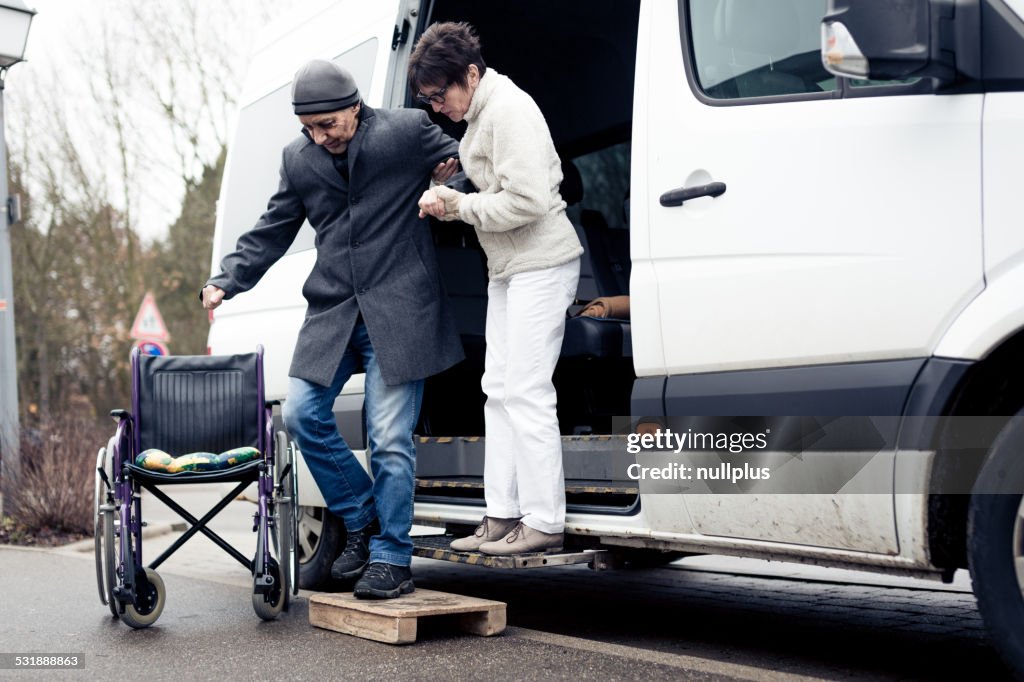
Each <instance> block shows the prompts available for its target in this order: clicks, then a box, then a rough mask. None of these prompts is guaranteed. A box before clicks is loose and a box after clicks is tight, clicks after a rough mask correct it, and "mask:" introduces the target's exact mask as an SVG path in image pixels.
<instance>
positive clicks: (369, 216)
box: [202, 60, 463, 598]
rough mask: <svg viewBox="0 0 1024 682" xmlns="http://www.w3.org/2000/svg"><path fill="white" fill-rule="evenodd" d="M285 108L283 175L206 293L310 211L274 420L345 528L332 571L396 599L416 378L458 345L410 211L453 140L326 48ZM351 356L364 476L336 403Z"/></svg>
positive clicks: (445, 167)
mask: <svg viewBox="0 0 1024 682" xmlns="http://www.w3.org/2000/svg"><path fill="white" fill-rule="evenodd" d="M292 105H293V107H294V112H295V114H296V116H298V118H299V122H300V123H301V124H302V135H301V136H299V137H297V138H296V139H295V140H294V141H292V142H291V143H290V144H289V145H287V146H286V147H285V148H284V152H283V155H282V159H281V171H280V173H281V181H280V186H279V187H278V190H277V192H276V193H275V194H274V195H273V196H272V197H271V198H270V202H269V204H268V206H267V210H266V212H265V213H264V214H263V216H262V217H261V218H260V219H259V220H258V221H257V223H256V225H255V226H254V227H253V228H252V229H251V230H249V231H248V232H247V233H245V234H244V235H242V237H241V238H239V240H238V246H237V249H236V250H235V252H234V253H231V254H229V255H228V256H226V257H225V258H224V260H223V261H222V262H221V269H222V271H221V273H220V274H218V275H215V276H214V277H211V278H210V280H209V281H208V282H207V283H206V286H205V287H204V288H203V290H202V300H203V305H204V307H206V308H207V309H212V308H216V307H217V306H218V305H220V302H221V300H222V299H225V298H230V297H232V296H234V295H236V294H239V293H241V292H243V291H246V290H248V289H250V288H252V287H253V286H255V285H256V283H257V282H258V281H259V279H260V277H262V276H263V274H264V273H265V272H266V271H267V269H268V268H270V266H271V265H273V264H274V262H275V261H277V259H278V258H280V257H281V256H282V255H284V253H285V252H286V251H287V250H288V247H289V246H290V245H291V243H292V241H293V240H294V239H295V235H296V234H297V233H298V231H299V228H300V227H301V226H302V224H303V221H304V220H306V219H307V218H308V220H309V222H310V224H311V225H312V226H313V228H314V229H315V230H316V232H317V240H316V244H317V247H316V248H317V257H316V263H315V265H314V266H313V270H312V272H311V273H310V275H309V277H308V278H307V279H306V283H305V285H304V286H303V290H302V292H303V295H304V296H305V298H306V301H307V304H308V306H307V310H306V319H305V321H304V322H303V325H302V329H301V331H300V332H299V338H298V342H297V344H296V347H295V354H294V356H293V357H292V364H291V369H290V370H289V375H290V377H291V380H290V384H289V388H288V399H287V401H285V405H284V421H285V425H286V426H287V428H288V432H289V433H290V434H291V436H292V438H294V439H295V441H296V442H297V443H298V445H299V447H300V448H301V450H302V455H303V457H304V459H305V461H306V464H307V465H308V466H309V469H310V471H311V472H312V474H313V477H314V479H316V482H317V484H318V485H319V487H320V490H321V492H323V494H324V499H325V500H326V501H327V506H328V508H329V509H330V510H331V511H332V512H333V513H334V514H336V515H337V516H339V517H340V518H341V519H342V520H343V521H344V523H345V528H346V530H347V531H348V541H347V543H346V547H345V550H344V551H343V552H342V554H341V556H340V557H339V558H338V559H337V561H335V562H334V565H333V566H332V567H331V575H332V576H334V577H335V578H338V579H341V580H352V579H356V578H358V582H356V583H355V589H354V592H355V595H356V596H357V597H360V598H394V597H398V596H399V595H401V594H407V593H409V592H412V591H413V590H414V589H415V588H414V586H413V581H412V573H411V571H410V568H409V565H410V561H411V558H412V541H411V539H410V537H409V530H410V527H411V525H412V504H413V492H414V485H415V468H416V452H415V447H414V445H413V428H414V427H415V425H416V421H417V419H418V415H419V410H420V404H421V402H422V397H423V383H424V379H425V378H426V377H428V376H431V375H433V374H436V373H438V372H441V371H443V370H445V369H447V368H448V367H451V366H452V365H454V364H455V363H457V362H458V361H459V360H461V359H462V357H463V354H462V346H461V343H460V341H459V336H458V333H457V331H456V329H455V323H454V318H453V315H452V313H451V311H450V309H449V306H448V302H447V299H446V297H445V295H444V293H443V289H442V286H441V282H440V278H439V274H438V266H437V259H436V256H435V253H434V247H433V242H432V240H431V237H430V231H429V226H428V225H427V223H425V222H423V221H420V220H419V219H418V218H417V211H416V202H417V200H418V199H419V197H420V195H421V194H422V193H423V191H424V190H425V189H426V188H427V186H428V184H429V181H430V179H431V177H432V176H433V178H434V180H435V181H437V182H443V181H445V180H447V179H448V178H449V177H451V175H452V174H453V173H454V172H455V171H456V166H457V163H458V162H457V161H456V160H455V159H456V157H457V154H458V143H457V142H456V141H455V140H452V139H451V138H449V137H447V136H446V135H444V134H443V133H442V132H441V130H440V129H439V128H438V127H437V126H435V125H433V124H432V123H431V122H430V119H429V118H428V117H427V115H426V113H424V112H423V111H420V110H416V109H397V110H390V111H389V110H374V109H371V108H370V107H368V106H367V105H366V104H365V103H363V102H362V101H361V99H360V96H359V90H358V88H357V87H356V83H355V80H354V79H353V78H352V76H351V74H350V73H348V72H347V71H346V70H345V69H343V68H341V67H339V66H338V65H336V64H333V63H331V62H328V61H323V60H314V61H311V62H308V63H307V64H305V65H304V66H303V67H302V68H301V69H299V71H298V73H297V74H296V76H295V81H294V83H293V86H292ZM359 367H363V368H364V369H365V371H366V384H365V385H366V389H365V406H366V422H367V436H368V441H369V448H370V451H371V457H370V468H371V471H372V472H373V478H372V479H371V478H370V476H369V475H367V473H366V471H365V470H364V469H363V468H362V467H361V466H360V464H359V462H358V460H357V459H356V458H355V456H354V455H353V453H352V450H351V449H350V448H349V446H348V444H347V443H346V442H345V440H344V439H343V438H342V436H341V434H340V433H339V432H338V428H337V424H336V422H335V418H334V414H333V411H332V408H333V405H334V400H335V398H336V397H337V396H338V394H339V393H340V392H341V390H342V387H343V386H344V385H345V382H347V381H348V380H349V378H350V377H351V376H352V374H353V373H354V372H355V371H357V370H358V368H359Z"/></svg>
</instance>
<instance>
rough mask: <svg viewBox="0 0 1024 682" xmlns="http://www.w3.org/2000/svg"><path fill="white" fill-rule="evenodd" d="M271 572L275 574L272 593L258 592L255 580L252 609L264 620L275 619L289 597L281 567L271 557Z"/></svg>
mask: <svg viewBox="0 0 1024 682" xmlns="http://www.w3.org/2000/svg"><path fill="white" fill-rule="evenodd" d="M270 574H271V575H272V576H274V586H273V588H271V590H270V594H264V593H262V592H256V591H255V588H256V585H255V580H254V581H253V593H252V610H253V611H255V612H256V615H257V616H259V617H260V618H262V619H263V620H274V619H275V618H277V617H278V616H279V615H280V614H281V611H282V610H283V609H284V603H285V600H286V599H287V598H288V594H287V593H288V586H287V585H285V584H284V581H283V580H282V579H281V574H282V571H281V567H280V565H278V563H277V562H276V561H274V560H273V559H271V563H270Z"/></svg>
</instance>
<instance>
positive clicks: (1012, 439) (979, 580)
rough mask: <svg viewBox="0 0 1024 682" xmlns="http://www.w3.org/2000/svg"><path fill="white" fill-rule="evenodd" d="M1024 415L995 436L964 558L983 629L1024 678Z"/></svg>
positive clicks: (975, 500)
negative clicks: (982, 620) (985, 627)
mask: <svg viewBox="0 0 1024 682" xmlns="http://www.w3.org/2000/svg"><path fill="white" fill-rule="evenodd" d="M1022 492H1024V410H1021V411H1020V412H1018V413H1017V414H1016V415H1015V416H1014V417H1013V419H1011V420H1010V422H1009V423H1008V424H1007V426H1006V427H1004V428H1003V430H1002V431H1001V432H1000V433H999V436H998V437H997V438H996V440H995V442H994V443H993V444H992V448H991V450H990V451H989V456H988V459H987V460H986V461H985V465H984V466H983V467H982V470H981V474H980V475H979V476H978V480H977V482H976V483H975V485H974V491H973V494H972V495H971V504H970V511H969V514H968V521H967V533H968V537H967V553H968V563H969V565H970V570H971V580H972V582H973V584H974V594H975V596H976V597H977V599H978V608H979V610H980V611H981V615H982V618H984V620H985V625H986V626H987V627H988V630H989V632H990V634H991V636H992V641H993V644H994V645H995V647H996V649H997V650H998V651H999V654H1000V655H1001V656H1002V657H1003V659H1004V661H1005V662H1006V663H1007V664H1009V666H1010V667H1011V669H1012V670H1013V671H1014V672H1015V674H1016V675H1017V676H1020V677H1024V497H1022V494H1021V493H1022Z"/></svg>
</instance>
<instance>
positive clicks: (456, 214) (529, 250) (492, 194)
mask: <svg viewBox="0 0 1024 682" xmlns="http://www.w3.org/2000/svg"><path fill="white" fill-rule="evenodd" d="M465 118H466V121H467V123H468V127H467V128H466V134H465V135H464V136H463V138H462V142H461V143H460V144H459V159H460V162H461V163H462V168H463V170H464V171H465V173H466V177H468V178H469V180H471V181H472V182H473V184H474V185H475V186H476V187H477V189H478V192H476V193H472V194H463V193H461V192H458V191H457V190H454V189H452V188H449V187H443V186H441V187H437V188H435V189H436V190H437V192H438V195H439V196H440V197H441V198H442V199H444V201H445V211H446V214H447V215H446V216H445V217H446V218H448V219H455V218H458V219H460V220H463V221H465V222H467V223H469V224H470V225H472V226H473V227H475V228H476V233H477V236H478V237H479V238H480V245H481V246H482V247H483V249H484V253H486V254H487V272H488V276H489V277H490V278H491V279H492V280H506V279H508V278H509V277H511V276H512V275H514V274H516V273H519V272H526V271H529V270H541V269H544V268H550V267H554V266H556V265H561V264H563V263H568V262H569V261H571V260H572V259H574V258H578V257H579V256H580V254H582V253H583V246H582V245H581V244H580V240H579V238H578V237H577V236H576V231H575V230H574V229H573V227H572V223H570V222H569V219H568V218H567V217H566V215H565V202H564V201H562V197H561V195H560V194H559V193H558V186H559V184H560V183H561V182H562V164H561V160H560V159H559V158H558V154H557V153H556V152H555V145H554V143H553V142H552V141H551V132H550V131H549V130H548V125H547V122H546V121H545V120H544V115H543V114H542V113H541V111H540V108H539V107H537V104H536V103H535V102H534V101H533V98H532V97H530V96H529V95H528V94H526V93H525V92H523V91H522V90H520V89H519V88H518V87H517V86H516V84H515V83H513V82H512V81H511V80H510V79H509V78H508V77H506V76H503V75H501V74H500V73H498V72H496V71H495V70H494V69H492V68H488V69H487V72H486V73H485V74H484V76H483V78H481V79H480V85H479V86H478V87H477V89H476V92H474V93H473V99H472V101H471V102H470V105H469V110H468V111H467V112H466V116H465Z"/></svg>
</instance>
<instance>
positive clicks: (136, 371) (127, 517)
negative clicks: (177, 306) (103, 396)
mask: <svg viewBox="0 0 1024 682" xmlns="http://www.w3.org/2000/svg"><path fill="white" fill-rule="evenodd" d="M256 355H257V370H256V371H257V381H258V387H257V396H258V405H259V407H258V409H257V415H256V418H257V420H258V427H257V448H258V449H259V451H260V452H261V453H262V454H263V459H262V461H261V464H260V466H259V469H258V474H256V475H255V476H248V477H246V478H245V479H244V480H242V481H241V482H239V484H238V485H237V486H236V487H235V489H234V490H232V491H231V493H229V494H228V495H226V496H225V497H224V499H222V500H221V501H220V502H218V503H217V504H216V505H215V506H214V507H213V508H212V509H210V510H209V511H208V512H207V513H206V514H205V515H203V517H202V518H200V519H196V517H195V516H193V515H192V514H190V513H189V512H188V511H187V510H185V509H184V508H182V507H181V505H179V504H177V503H176V502H174V500H172V499H171V498H170V497H168V496H167V494H166V493H164V492H163V491H162V490H160V489H159V488H158V487H157V484H155V483H150V482H148V481H139V480H136V479H135V478H133V477H132V474H131V470H130V469H129V468H128V467H127V465H128V464H131V463H134V461H135V457H136V456H137V455H138V454H139V452H140V451H141V448H142V443H141V435H140V429H139V428H138V425H139V421H140V418H141V415H140V414H139V391H140V382H141V379H140V359H139V358H140V352H139V349H138V348H135V349H133V350H132V354H131V373H132V412H131V413H130V414H129V413H128V412H126V411H124V410H114V411H112V412H111V416H112V417H114V418H115V419H117V431H116V432H115V435H114V448H113V459H112V463H113V467H114V471H113V478H114V480H113V483H112V487H113V492H114V496H115V497H116V499H118V500H120V501H121V502H120V504H118V505H117V510H116V514H117V518H118V519H119V520H120V528H121V530H120V532H119V537H117V538H116V540H115V541H116V542H118V543H119V546H120V552H119V556H118V563H117V565H116V567H115V570H116V571H117V575H118V577H119V578H120V580H119V582H118V585H117V587H115V588H114V590H113V594H112V595H111V596H112V597H113V598H116V599H117V600H118V604H119V608H121V609H123V604H124V603H126V602H131V603H132V604H136V603H137V600H138V599H139V597H138V595H139V590H138V589H137V588H138V586H139V583H140V581H146V577H145V573H144V571H143V570H142V566H143V561H142V526H143V524H142V499H141V497H140V496H139V494H138V493H139V488H140V487H141V488H145V489H146V490H148V491H149V492H151V493H152V494H153V495H154V496H155V497H156V498H157V499H159V500H160V501H161V502H163V503H164V504H166V505H167V506H168V507H170V508H171V509H172V510H174V511H175V512H177V514H178V515H179V516H181V517H182V518H183V519H184V520H185V521H187V522H188V523H189V524H190V526H191V527H190V528H189V529H188V530H187V531H185V533H184V534H182V535H181V537H179V538H178V539H177V540H175V542H174V543H173V544H172V545H171V546H170V547H168V548H167V549H166V550H165V551H164V552H163V553H162V554H161V555H160V556H159V557H157V558H156V559H154V560H153V561H152V562H151V563H150V564H149V566H148V568H150V569H153V570H155V569H156V568H157V567H158V566H160V564H162V563H163V562H164V561H166V560H167V559H168V558H169V557H170V556H171V555H172V554H174V552H176V551H177V550H178V549H179V548H181V546H182V545H184V544H185V543H186V542H187V541H188V540H189V539H190V538H191V537H192V536H194V535H195V534H196V533H202V534H203V535H205V536H206V537H208V538H210V540H211V541H213V542H214V543H215V544H216V545H217V546H218V547H220V548H221V549H223V550H224V551H225V552H227V553H228V554H229V555H231V556H232V557H234V558H235V559H236V560H237V561H238V562H239V563H240V564H242V566H244V567H245V568H246V569H247V570H249V571H250V573H251V574H252V575H253V577H254V591H255V592H258V593H262V594H264V595H265V596H267V595H269V594H270V593H271V591H272V590H273V589H274V583H275V576H274V573H273V571H272V569H273V565H274V564H275V563H276V561H275V560H274V559H273V558H272V557H271V554H270V542H269V540H270V524H269V520H270V508H269V500H271V499H272V496H273V492H274V480H273V479H274V477H273V474H272V472H273V470H274V456H275V455H274V437H273V420H272V419H273V418H272V409H273V408H272V404H268V403H267V402H266V396H265V392H264V382H263V346H262V345H259V346H257V347H256ZM253 480H255V481H256V482H257V484H258V491H259V500H258V511H257V512H256V515H255V519H254V528H253V530H254V531H256V532H257V533H258V535H257V540H256V556H255V558H254V559H251V560H250V559H247V558H246V557H245V556H244V555H243V554H242V553H241V552H239V551H238V550H237V549H235V548H234V547H233V546H232V545H231V544H230V543H228V542H227V541H226V540H224V539H223V538H221V537H220V536H219V535H217V533H215V532H214V531H212V530H210V529H209V528H207V527H206V524H207V523H209V521H210V520H211V519H213V518H214V517H215V516H216V515H217V514H218V513H220V512H221V511H222V510H223V509H224V508H225V507H226V506H227V505H228V504H229V503H230V502H231V501H232V500H234V499H235V498H236V497H237V496H238V495H239V494H240V493H241V492H242V491H243V490H244V489H245V488H246V487H248V486H249V485H250V484H251V483H252V482H253ZM284 570H285V569H284V567H283V566H282V567H280V568H279V574H281V575H283V571H284ZM278 587H279V589H288V587H287V586H286V585H280V586H278ZM267 598H268V599H269V596H267ZM286 603H287V601H286Z"/></svg>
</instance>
